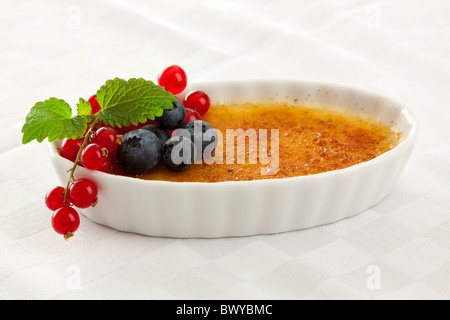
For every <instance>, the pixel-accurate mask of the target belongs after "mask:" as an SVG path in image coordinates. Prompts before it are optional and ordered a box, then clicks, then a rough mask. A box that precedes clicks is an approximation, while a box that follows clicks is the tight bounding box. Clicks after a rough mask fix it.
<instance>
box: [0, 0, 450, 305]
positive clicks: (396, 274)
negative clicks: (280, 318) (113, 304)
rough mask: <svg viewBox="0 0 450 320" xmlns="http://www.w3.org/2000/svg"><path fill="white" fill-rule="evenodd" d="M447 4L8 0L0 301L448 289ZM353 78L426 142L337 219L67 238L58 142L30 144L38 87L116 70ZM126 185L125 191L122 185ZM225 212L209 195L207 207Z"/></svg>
mask: <svg viewBox="0 0 450 320" xmlns="http://www.w3.org/2000/svg"><path fill="white" fill-rule="evenodd" d="M449 39H450V2H449V1H445V0H442V1H419V0H417V1H411V0H408V1H406V0H399V1H395V2H392V1H387V0H386V1H357V0H348V1H339V2H335V1H306V0H303V1H298V0H291V1H283V0H277V1H256V0H253V1H252V0H249V1H237V0H234V1H220V2H216V1H214V2H213V1H201V0H193V1H159V2H156V1H144V0H133V1H125V0H113V1H106V0H102V1H88V0H71V1H67V0H54V1H31V0H20V1H2V2H1V4H0V70H1V72H0V88H1V89H0V110H1V115H0V137H1V141H0V299H448V298H449V297H450V197H449V195H450V148H449V147H450V129H449V128H450V127H449V121H450V117H449V115H450V111H449V110H450V107H449V101H450V90H449V89H450V59H449V57H450V41H449ZM170 64H179V65H181V66H183V67H184V68H185V70H186V71H187V73H188V76H189V80H190V81H209V80H223V79H247V78H255V79H259V78H273V79H277V78H278V79H285V78H289V79H304V80H312V81H325V82H333V83H341V84H345V85H351V86H355V87H359V88H363V89H367V90H370V91H374V92H378V93H381V94H384V95H386V96H389V97H392V98H394V99H397V100H399V101H402V102H403V103H405V104H407V105H409V106H410V107H411V109H412V110H413V112H414V113H415V114H416V116H417V118H418V119H419V121H420V133H419V141H418V144H417V146H416V149H415V150H414V152H413V155H412V157H411V159H410V161H409V162H408V164H407V166H406V168H405V170H404V172H403V174H402V176H401V178H400V180H399V182H398V184H397V187H396V188H395V190H394V191H393V192H392V193H391V194H390V195H389V196H388V197H387V198H386V199H384V200H383V201H382V202H381V203H380V204H378V205H376V206H375V207H373V208H370V209H368V210H367V211H366V212H364V213H362V214H360V215H358V216H356V217H354V218H350V219H347V220H344V221H340V222H338V223H335V224H331V225H327V226H322V227H318V228H313V229H310V230H304V231H296V232H288V233H284V234H277V235H262V236H253V237H243V238H226V239H211V240H201V239H186V240H181V239H165V238H154V237H144V236H140V235H136V234H128V233H122V232H118V231H115V230H112V229H110V228H107V227H104V226H101V225H97V224H95V223H93V222H91V221H90V220H88V219H86V218H84V217H82V221H81V223H82V224H81V228H80V230H79V232H77V234H76V236H75V237H74V238H73V239H71V240H70V241H69V242H65V241H63V239H62V238H61V236H59V235H57V234H56V233H54V232H53V230H52V228H51V226H50V216H51V212H49V210H48V209H47V208H46V207H45V204H44V201H43V197H44V195H45V193H46V192H47V190H48V189H49V188H50V187H53V186H55V185H58V184H59V181H58V179H57V177H56V175H55V173H54V172H53V168H52V165H51V163H50V161H49V156H48V152H47V146H46V145H45V144H38V143H36V142H33V143H30V144H28V145H25V146H23V145H21V133H20V130H21V127H22V125H23V122H24V118H25V116H26V114H27V113H28V111H29V109H30V108H31V107H32V106H33V105H34V103H35V102H36V101H41V100H44V99H47V98H48V97H51V96H56V97H59V98H63V99H66V100H67V101H68V102H70V103H71V105H74V104H75V103H76V101H77V99H78V97H80V96H83V97H85V98H88V97H89V96H90V95H91V94H92V93H93V92H95V91H96V90H97V88H98V87H99V86H100V85H101V84H102V83H103V82H104V81H105V80H106V79H108V78H111V77H115V76H118V77H123V78H129V77H136V76H141V77H145V78H148V79H152V80H156V77H157V75H158V73H159V72H160V71H161V70H162V69H163V68H164V67H166V66H168V65H170ZM124 192H126V191H124ZM211 210H214V208H211Z"/></svg>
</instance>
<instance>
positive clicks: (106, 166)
mask: <svg viewBox="0 0 450 320" xmlns="http://www.w3.org/2000/svg"><path fill="white" fill-rule="evenodd" d="M97 170H98V171H101V172H105V173H111V171H112V162H111V157H110V156H109V155H108V156H107V157H106V158H105V164H104V165H103V166H101V167H100V168H99V169H97Z"/></svg>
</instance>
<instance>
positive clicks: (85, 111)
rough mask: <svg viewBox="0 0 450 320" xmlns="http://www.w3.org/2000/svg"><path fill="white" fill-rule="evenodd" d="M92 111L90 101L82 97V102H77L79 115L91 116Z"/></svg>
mask: <svg viewBox="0 0 450 320" xmlns="http://www.w3.org/2000/svg"><path fill="white" fill-rule="evenodd" d="M91 112H92V107H91V104H90V103H89V101H86V100H84V99H83V98H80V102H78V103H77V114H78V115H79V116H89V115H90V114H91Z"/></svg>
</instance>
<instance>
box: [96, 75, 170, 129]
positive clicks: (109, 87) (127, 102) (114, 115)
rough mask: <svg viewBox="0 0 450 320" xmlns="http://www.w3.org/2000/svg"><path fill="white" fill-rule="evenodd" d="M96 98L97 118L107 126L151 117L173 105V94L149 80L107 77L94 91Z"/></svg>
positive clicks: (135, 123) (134, 122) (159, 114)
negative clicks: (105, 81) (98, 109)
mask: <svg viewBox="0 0 450 320" xmlns="http://www.w3.org/2000/svg"><path fill="white" fill-rule="evenodd" d="M97 101H98V103H99V104H100V106H101V108H102V110H101V111H99V114H98V116H99V118H100V120H101V121H103V122H104V123H105V124H106V125H107V126H113V127H119V128H121V127H123V126H129V125H131V124H133V125H137V124H138V123H139V122H141V123H144V122H146V121H147V119H152V120H153V119H155V117H159V116H161V115H162V114H163V112H164V110H165V109H171V108H173V104H172V102H175V101H177V98H176V97H175V96H174V95H173V94H172V93H170V92H167V91H166V90H164V88H162V87H161V86H158V85H156V84H154V83H153V82H151V81H148V80H144V79H142V78H139V79H134V78H133V79H130V80H128V81H126V80H123V79H119V78H115V79H114V80H109V81H108V82H107V83H106V84H105V85H103V86H102V87H101V88H100V90H99V91H98V92H97Z"/></svg>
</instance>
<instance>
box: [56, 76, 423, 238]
mask: <svg viewBox="0 0 450 320" xmlns="http://www.w3.org/2000/svg"><path fill="white" fill-rule="evenodd" d="M194 89H198V90H203V91H205V92H207V93H208V94H209V96H210V98H211V99H212V102H213V103H219V104H221V103H223V102H230V101H236V102H244V101H247V102H257V101H264V100H267V99H270V98H272V99H273V100H274V101H295V102H296V103H297V104H302V103H308V104H309V103H311V102H313V103H318V104H326V105H332V106H335V107H338V108H349V109H350V110H351V111H352V112H355V113H360V114H371V115H375V116H377V117H379V118H380V119H382V120H384V121H385V122H386V123H388V124H391V125H392V127H393V128H394V129H395V130H397V131H398V132H400V133H401V136H402V142H401V143H400V144H399V145H398V146H396V147H395V148H394V149H392V150H390V151H388V152H386V153H384V154H382V155H381V156H379V157H377V158H375V159H373V160H370V161H367V162H364V163H360V164H358V165H355V166H352V167H349V168H346V169H341V170H335V171H330V172H325V173H321V174H317V175H311V176H301V177H295V178H287V179H271V180H256V181H233V182H219V183H177V182H166V181H145V180H140V179H135V178H129V177H123V176H114V175H110V174H105V173H102V172H98V171H90V170H87V169H85V168H82V167H78V168H77V171H76V178H82V177H84V178H89V179H92V180H93V181H95V182H96V183H97V185H98V187H99V203H98V205H97V206H96V207H95V208H89V209H86V210H80V211H81V212H82V213H83V214H84V215H85V216H86V217H88V218H89V219H90V220H92V221H94V222H96V223H99V224H102V225H105V226H108V227H111V228H114V229H117V230H121V231H126V232H134V233H139V234H143V235H149V236H161V237H177V238H191V237H198V238H215V237H228V236H248V235H255V234H270V233H279V232H285V231H292V230H299V229H305V228H311V227H315V226H319V225H323V224H328V223H331V222H335V221H338V220H341V219H344V218H348V217H351V216H354V215H356V214H358V213H360V212H363V211H364V210H366V209H367V208H369V207H371V206H373V205H375V204H377V203H378V202H380V201H381V200H382V199H383V198H384V197H386V195H388V194H389V193H390V192H391V190H392V189H393V187H394V185H395V183H396V181H397V179H398V177H399V176H400V173H401V171H402V169H403V167H404V165H405V163H406V162H407V160H408V158H409V156H410V154H411V151H412V150H413V147H414V144H415V141H416V136H417V130H418V125H417V120H416V119H415V117H414V116H413V114H412V113H411V111H410V110H409V109H408V108H407V107H405V106H403V105H402V104H400V103H398V102H395V101H393V100H390V99H388V98H385V97H383V96H380V95H378V94H374V93H369V92H365V91H361V90H359V89H354V88H349V87H343V86H337V85H332V84H326V83H311V82H303V81H280V80H274V81H270V80H264V81H261V80H257V81H229V82H207V83H197V84H195V85H191V86H190V87H189V90H194ZM49 145H50V154H51V159H52V162H53V165H54V167H55V170H56V173H57V174H58V176H59V179H60V180H61V182H62V183H63V184H64V185H65V183H66V181H67V178H68V173H67V170H68V169H69V168H70V167H71V162H70V161H68V160H66V159H64V158H62V157H60V156H59V155H58V152H57V148H58V145H59V143H58V142H54V143H51V144H49Z"/></svg>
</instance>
